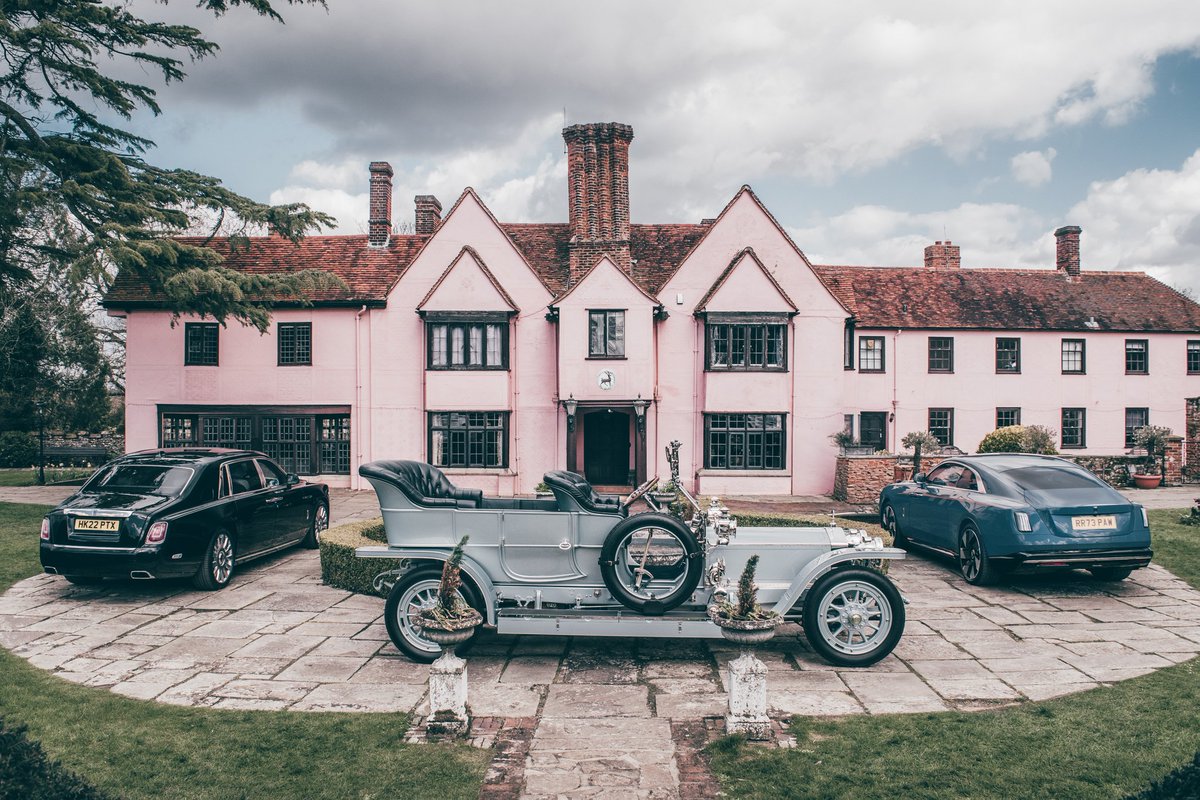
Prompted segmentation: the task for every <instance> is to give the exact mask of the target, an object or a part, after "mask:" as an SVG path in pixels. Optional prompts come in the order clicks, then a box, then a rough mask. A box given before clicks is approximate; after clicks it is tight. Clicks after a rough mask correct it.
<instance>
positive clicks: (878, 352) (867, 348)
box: [858, 336, 886, 372]
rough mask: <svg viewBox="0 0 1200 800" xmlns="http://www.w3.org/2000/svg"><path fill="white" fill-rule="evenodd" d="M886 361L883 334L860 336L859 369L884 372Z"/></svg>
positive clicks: (861, 370)
mask: <svg viewBox="0 0 1200 800" xmlns="http://www.w3.org/2000/svg"><path fill="white" fill-rule="evenodd" d="M885 366H886V362H885V360H884V354H883V337H882V336H860V337H858V371H859V372H883V370H884V367H885Z"/></svg>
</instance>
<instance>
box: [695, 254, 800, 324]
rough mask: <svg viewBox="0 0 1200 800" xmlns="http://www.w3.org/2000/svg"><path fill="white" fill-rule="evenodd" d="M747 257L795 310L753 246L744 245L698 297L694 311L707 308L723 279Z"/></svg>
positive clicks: (699, 312)
mask: <svg viewBox="0 0 1200 800" xmlns="http://www.w3.org/2000/svg"><path fill="white" fill-rule="evenodd" d="M747 258H748V259H750V261H751V263H753V264H755V265H756V266H757V267H758V269H759V271H760V272H762V274H763V275H765V276H766V278H767V280H768V281H770V282H771V285H772V286H774V287H775V291H777V292H779V296H780V297H782V298H783V301H784V302H785V303H787V304H788V307H789V308H791V309H792V311H795V310H796V304H795V303H793V302H792V298H790V297H788V294H787V292H785V291H784V290H783V287H782V286H780V285H779V281H777V280H775V276H774V275H772V274H771V272H770V270H768V269H767V268H766V267H765V266H764V265H763V263H762V261H760V260H759V258H758V255H757V254H756V253H755V252H754V248H753V247H745V248H743V249H742V251H741V252H739V253H738V254H737V255H736V256H734V257H733V260H732V261H730V262H729V266H727V267H726V268H725V271H724V272H722V273H721V274H720V275H719V276H718V277H717V279H716V281H714V282H713V285H712V286H710V287H709V289H708V291H707V292H705V294H704V297H702V298H700V302H699V303H698V304H697V305H696V312H695V313H697V314H702V313H704V312H705V311H707V310H708V304H709V302H710V301H711V300H712V299H713V297H715V296H716V294H717V292H718V291H720V289H721V287H722V286H724V285H725V281H727V280H729V276H730V275H732V274H733V272H734V270H735V269H737V267H738V265H739V264H741V263H742V261H743V260H745V259H747Z"/></svg>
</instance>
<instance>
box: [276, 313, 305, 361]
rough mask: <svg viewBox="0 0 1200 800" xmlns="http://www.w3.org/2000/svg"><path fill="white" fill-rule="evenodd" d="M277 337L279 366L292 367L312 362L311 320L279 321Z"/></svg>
mask: <svg viewBox="0 0 1200 800" xmlns="http://www.w3.org/2000/svg"><path fill="white" fill-rule="evenodd" d="M277 338H278V339H279V366H281V367H294V366H302V365H304V366H306V365H311V364H312V323H311V322H281V323H279V330H278V334H277Z"/></svg>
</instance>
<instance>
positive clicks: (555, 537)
mask: <svg viewBox="0 0 1200 800" xmlns="http://www.w3.org/2000/svg"><path fill="white" fill-rule="evenodd" d="M674 463H678V462H677V461H675V462H674ZM359 472H360V474H362V475H363V476H364V477H366V478H367V480H369V481H370V482H371V484H372V485H373V486H374V487H375V492H376V494H377V495H378V497H379V506H380V509H381V511H382V513H383V521H384V528H385V531H386V534H387V542H388V544H387V546H386V547H382V546H378V547H363V548H359V549H358V550H357V551H356V555H357V556H358V557H360V558H400V559H403V561H402V562H401V564H402V568H401V569H398V570H389V571H386V572H383V573H381V574H380V575H379V576H378V577H377V578H376V586H377V588H380V589H381V590H383V589H388V588H389V585H390V590H389V591H388V596H387V604H386V609H385V616H384V619H385V621H386V623H387V630H388V634H389V635H390V636H391V639H392V641H393V642H394V643H395V645H396V647H397V648H398V649H399V650H400V651H401V652H403V653H405V654H407V655H408V656H409V657H411V658H413V659H415V660H418V661H432V660H433V659H435V658H436V657H437V656H438V655H439V654H440V652H441V649H440V647H439V646H438V645H437V644H434V643H433V642H432V641H430V640H428V639H426V638H425V637H424V636H422V634H421V628H420V625H419V621H418V617H417V612H418V611H420V609H421V608H423V607H426V606H428V605H430V604H432V602H433V600H434V597H435V595H436V592H437V588H438V581H439V577H440V574H441V567H442V564H443V563H444V562H445V560H446V558H447V557H448V556H449V554H450V552H451V550H452V549H453V548H454V546H455V544H456V543H457V542H458V541H459V539H460V538H461V537H463V536H469V537H470V538H469V540H468V542H467V546H466V549H465V554H464V557H463V562H462V573H463V586H462V594H463V596H464V599H465V600H466V601H467V602H468V603H470V604H471V605H472V606H474V607H475V608H476V609H478V610H479V612H480V613H481V614H482V615H483V618H484V621H485V624H487V625H493V626H495V628H496V630H497V632H498V633H500V634H521V635H536V634H543V635H560V636H643V637H681V638H720V637H721V635H722V634H721V631H720V629H719V628H718V627H717V626H716V625H715V624H714V623H713V622H712V621H711V620H710V619H709V616H708V614H707V613H706V611H707V609H708V607H709V605H710V604H712V603H714V602H719V601H721V600H723V599H731V596H732V595H733V594H734V593H735V591H736V582H737V578H738V576H739V574H740V573H741V570H742V567H743V566H744V565H745V563H746V561H747V560H748V559H749V558H750V556H752V555H754V554H756V553H757V554H758V555H759V556H760V563H759V567H758V573H757V579H756V581H755V582H756V584H757V585H758V587H759V595H758V596H759V602H760V603H761V604H762V606H763V607H764V608H770V609H773V610H774V611H776V612H777V613H779V614H780V615H782V616H784V617H785V618H787V619H791V620H797V621H799V622H800V623H801V625H802V626H803V629H804V633H805V635H806V637H807V639H808V641H809V643H810V644H811V646H812V648H813V649H814V650H816V651H817V652H818V653H819V654H820V655H821V656H822V657H824V658H825V659H827V660H828V661H830V662H832V663H834V664H837V665H843V666H866V665H868V664H873V663H875V662H876V661H878V660H879V659H881V658H883V657H884V656H886V655H887V654H888V653H890V652H891V651H892V649H893V648H894V647H895V646H896V642H897V641H898V640H899V639H900V635H901V633H902V632H903V630H904V603H903V600H902V599H901V596H900V593H899V592H898V591H897V589H896V587H895V585H894V584H893V583H892V582H891V581H890V580H889V579H888V578H887V576H886V575H884V574H882V573H881V572H880V571H879V570H878V569H875V568H873V567H874V566H877V565H880V564H882V563H883V559H897V558H903V557H904V551H903V550H899V549H895V548H889V547H884V545H883V542H882V540H880V539H879V538H875V537H870V536H867V535H866V533H865V532H864V531H858V530H847V529H844V528H841V527H833V526H830V527H822V528H815V527H814V528H743V529H741V530H738V528H737V522H736V521H735V520H734V519H732V518H731V517H730V516H729V511H728V509H726V508H724V507H723V506H721V504H720V502H719V501H718V500H716V499H715V498H714V499H713V500H711V501H710V503H709V505H708V506H707V507H701V504H700V503H699V502H698V501H697V500H696V499H695V498H694V497H693V496H692V495H691V494H690V493H688V492H686V491H681V496H682V497H683V498H685V499H686V503H687V504H688V505H690V509H688V510H689V511H690V512H691V513H690V521H688V522H686V523H685V522H683V521H681V519H680V518H679V517H678V516H674V515H671V514H667V513H663V512H662V511H648V512H644V513H638V514H632V515H631V514H630V513H629V509H630V507H631V506H632V505H633V504H634V503H635V502H637V501H638V500H639V499H641V498H642V497H643V496H645V498H646V502H647V503H648V504H649V505H651V507H656V506H655V503H654V501H653V499H651V497H650V496H649V495H648V494H647V490H648V489H649V488H650V486H652V485H654V484H655V483H656V482H657V479H651V480H650V481H647V483H646V484H645V485H643V486H641V487H639V488H638V490H637V491H635V492H634V493H633V494H631V495H630V496H629V498H628V499H626V501H625V502H624V503H622V502H619V501H618V499H616V498H611V497H602V496H600V495H597V494H596V492H595V491H593V489H592V487H591V485H590V484H589V483H588V482H587V481H586V480H585V479H584V478H583V477H582V476H581V475H577V474H576V473H573V472H564V471H556V472H549V473H546V476H545V481H546V484H547V485H549V487H550V489H551V490H552V491H553V493H554V498H553V499H524V498H494V497H484V496H483V494H482V492H480V491H479V490H474V489H461V488H457V487H455V486H454V485H453V484H452V483H450V481H448V480H447V479H446V476H445V475H444V474H443V473H442V472H441V471H440V470H438V469H437V468H435V467H432V466H430V465H428V464H424V463H421V462H417V461H375V462H372V463H369V464H364V465H363V466H362V467H361V468H360V469H359ZM676 484H677V485H678V481H677V480H676ZM683 516H688V515H687V514H684V515H683Z"/></svg>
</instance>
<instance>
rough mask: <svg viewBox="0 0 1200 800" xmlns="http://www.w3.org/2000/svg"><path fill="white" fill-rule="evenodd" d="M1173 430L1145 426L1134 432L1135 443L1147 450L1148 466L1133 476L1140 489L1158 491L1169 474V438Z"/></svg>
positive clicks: (1161, 426) (1157, 426) (1160, 426)
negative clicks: (1167, 457)
mask: <svg viewBox="0 0 1200 800" xmlns="http://www.w3.org/2000/svg"><path fill="white" fill-rule="evenodd" d="M1170 435H1171V429H1170V428H1168V427H1166V426H1163V425H1145V426H1143V427H1141V428H1138V429H1137V430H1136V431H1134V434H1133V443H1134V444H1135V445H1136V446H1137V447H1141V448H1144V449H1145V450H1146V464H1145V466H1144V467H1143V468H1142V470H1141V471H1140V473H1138V474H1135V475H1134V476H1133V482H1134V484H1135V485H1136V486H1137V488H1139V489H1156V488H1158V486H1159V484H1161V483H1162V482H1163V479H1164V478H1165V477H1166V473H1167V464H1166V455H1167V438H1168V437H1169V436H1170Z"/></svg>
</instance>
